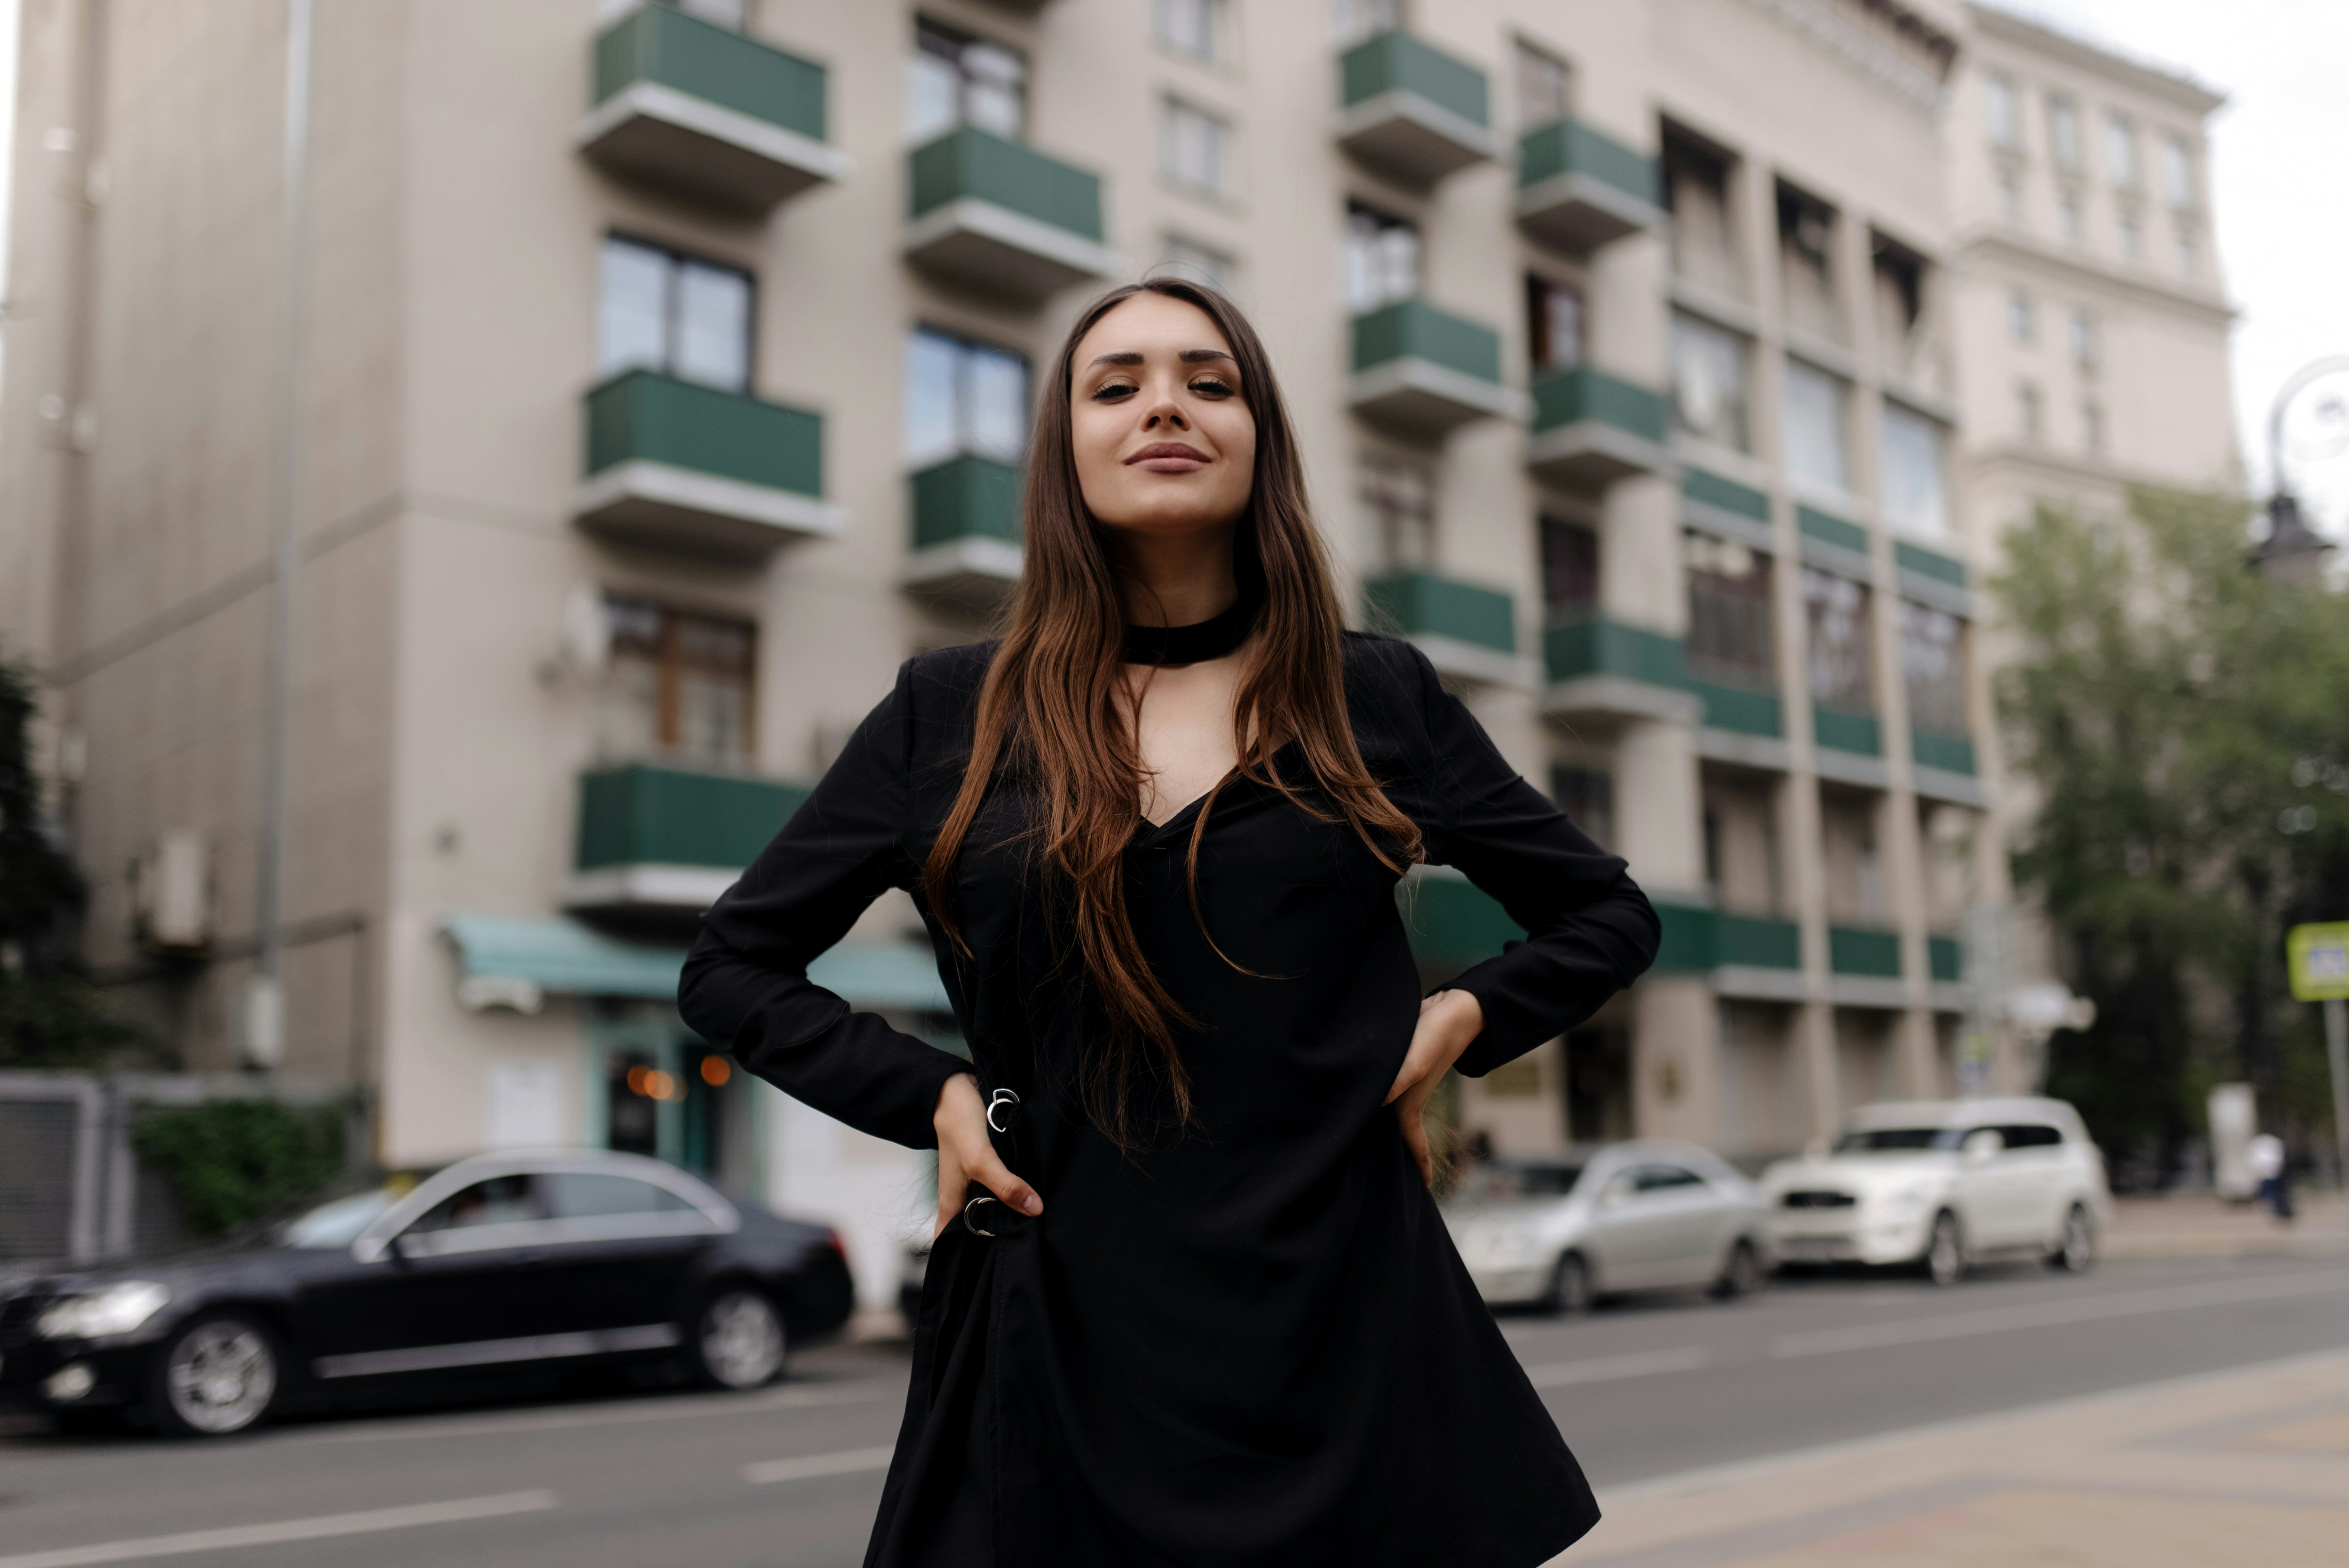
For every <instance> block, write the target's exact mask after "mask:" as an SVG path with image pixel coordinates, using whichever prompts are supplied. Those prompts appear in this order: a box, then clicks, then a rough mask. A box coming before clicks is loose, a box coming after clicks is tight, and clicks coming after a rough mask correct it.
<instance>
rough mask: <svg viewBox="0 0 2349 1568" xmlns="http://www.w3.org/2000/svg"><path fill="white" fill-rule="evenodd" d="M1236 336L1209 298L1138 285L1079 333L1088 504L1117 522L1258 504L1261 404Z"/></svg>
mask: <svg viewBox="0 0 2349 1568" xmlns="http://www.w3.org/2000/svg"><path fill="white" fill-rule="evenodd" d="M1243 390H1244V389H1243V388H1242V387H1241V386H1240V367H1239V363H1238V361H1237V360H1236V359H1235V358H1233V356H1232V346H1231V345H1230V344H1228V343H1226V341H1225V340H1224V335H1223V334H1222V333H1221V332H1219V331H1217V330H1216V324H1215V323H1214V322H1213V321H1211V320H1210V319H1208V316H1207V313H1206V312H1205V311H1203V310H1201V309H1200V308H1199V307H1198V306H1197V305H1195V304H1189V303H1187V302H1185V301H1183V300H1179V299H1169V298H1168V297H1167V296H1165V295H1164V294H1134V295H1133V296H1132V297H1131V298H1128V299H1126V300H1124V301H1123V302H1121V303H1120V304H1117V305H1116V306H1114V307H1113V308H1112V310H1111V311H1110V313H1109V314H1108V315H1104V316H1102V318H1101V320H1099V321H1097V322H1095V323H1094V324H1093V326H1092V331H1090V332H1088V333H1086V334H1085V335H1084V338H1083V339H1082V341H1081V342H1080V343H1079V344H1078V345H1077V352H1076V355H1075V357H1074V361H1073V368H1072V370H1071V380H1070V384H1069V424H1070V434H1071V438H1072V439H1073V442H1074V446H1075V449H1076V459H1077V481H1078V483H1079V485H1080V486H1081V488H1082V489H1083V491H1084V497H1085V505H1086V507H1087V508H1088V509H1090V510H1091V511H1092V514H1093V516H1094V517H1095V518H1097V519H1099V520H1100V521H1102V523H1103V524H1105V525H1106V526H1108V527H1111V528H1118V529H1127V530H1131V531H1134V532H1137V533H1161V534H1170V533H1184V532H1191V531H1198V530H1203V529H1212V528H1220V527H1226V526H1228V525H1229V524H1231V523H1232V522H1234V521H1237V519H1238V517H1239V515H1240V514H1241V513H1242V512H1243V511H1247V503H1248V491H1249V489H1250V486H1251V484H1252V482H1253V480H1254V477H1255V474H1256V416H1255V415H1254V414H1252V413H1250V412H1249V411H1248V406H1247V399H1246V398H1244V397H1241V395H1240V394H1241V392H1242V391H1243Z"/></svg>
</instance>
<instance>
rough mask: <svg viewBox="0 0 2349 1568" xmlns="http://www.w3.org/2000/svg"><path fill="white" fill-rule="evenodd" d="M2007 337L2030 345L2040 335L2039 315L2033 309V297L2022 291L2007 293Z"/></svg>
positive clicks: (2013, 290)
mask: <svg viewBox="0 0 2349 1568" xmlns="http://www.w3.org/2000/svg"><path fill="white" fill-rule="evenodd" d="M2006 335H2007V336H2009V337H2011V338H2013V339H2014V341H2015V342H2017V343H2029V342H2030V341H2031V340H2032V339H2033V338H2034V337H2036V336H2037V335H2039V313H2038V312H2037V311H2036V310H2034V309H2033V308H2032V304H2031V296H2030V295H2029V294H2026V293H2024V292H2023V290H2021V289H2009V290H2008V291H2007V293H2006Z"/></svg>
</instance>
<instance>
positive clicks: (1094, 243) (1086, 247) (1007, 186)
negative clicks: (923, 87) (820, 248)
mask: <svg viewBox="0 0 2349 1568" xmlns="http://www.w3.org/2000/svg"><path fill="white" fill-rule="evenodd" d="M907 159H908V168H907V181H906V184H907V188H908V190H909V191H910V195H911V208H910V211H908V214H907V216H908V217H909V219H910V220H911V221H910V222H909V223H908V225H907V227H906V230H905V256H906V259H907V260H909V261H911V262H912V263H914V264H915V265H916V266H917V267H920V268H921V269H922V270H923V271H924V272H926V273H930V274H931V275H932V276H934V277H936V278H939V279H941V280H943V281H945V282H947V283H950V284H956V285H958V286H959V287H962V288H964V289H967V290H970V291H973V292H976V293H978V294H988V295H993V296H1000V297H1002V298H1004V299H1006V300H1008V301H1009V302H1011V303H1013V304H1020V305H1032V304H1037V303H1039V302H1040V301H1041V300H1043V299H1044V298H1045V297H1046V296H1047V295H1050V294H1053V293H1054V292H1056V291H1057V290H1060V289H1063V288H1066V287H1068V286H1069V285H1070V284H1077V283H1083V282H1086V281H1087V280H1089V279H1101V278H1107V277H1111V276H1113V275H1115V274H1116V273H1119V272H1120V271H1122V270H1123V265H1124V263H1123V262H1122V261H1120V259H1119V258H1118V256H1117V253H1115V252H1113V251H1112V250H1110V249H1108V248H1107V247H1106V246H1105V245H1103V244H1102V199H1101V180H1100V177H1099V176H1097V175H1093V174H1089V173H1087V172H1086V171H1085V170H1081V169H1076V168H1072V167H1071V166H1070V165H1068V164H1066V163H1062V162H1061V161H1060V160H1057V159H1053V158H1048V157H1046V156H1045V155H1044V154H1042V153H1040V152H1039V151H1037V150H1035V149H1034V148H1032V147H1028V146H1025V145H1023V144H1022V143H1019V142H1017V141H1007V140H1005V139H1003V138H1002V137H999V136H996V135H994V134H992V133H991V132H988V131H984V130H981V129H978V128H977V127H976V126H964V127H962V128H961V129H957V130H950V131H948V132H947V133H946V134H945V135H944V136H941V137H939V138H938V139H936V140H935V141H928V142H925V143H924V144H923V145H921V146H919V147H917V148H916V149H914V150H913V151H912V152H911V153H910V154H908V155H907Z"/></svg>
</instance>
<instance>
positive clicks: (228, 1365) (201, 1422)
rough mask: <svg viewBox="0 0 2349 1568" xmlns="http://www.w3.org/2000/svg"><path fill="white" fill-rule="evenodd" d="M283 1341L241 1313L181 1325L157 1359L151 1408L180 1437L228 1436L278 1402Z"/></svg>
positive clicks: (212, 1315)
mask: <svg viewBox="0 0 2349 1568" xmlns="http://www.w3.org/2000/svg"><path fill="white" fill-rule="evenodd" d="M277 1362H278V1355H277V1342H276V1339H275V1337H274V1336H273V1335H271V1334H270V1332H269V1330H268V1329H266V1328H264V1327H263V1326H261V1325H260V1324H259V1323H258V1322H256V1321H254V1319H253V1318H250V1317H247V1316H246V1315H244V1314H243V1313H241V1312H214V1313H206V1314H204V1315H202V1316H199V1317H195V1318H191V1320H189V1321H188V1322H187V1323H184V1324H182V1325H181V1326H180V1327H179V1329H178V1330H177V1331H176V1332H175V1333H173V1334H172V1335H171V1337H170V1338H168V1339H166V1340H165V1341H164V1342H163V1345H162V1348H161V1350H160V1353H159V1354H158V1355H157V1356H156V1357H155V1371H154V1388H153V1390H152V1398H151V1399H150V1410H151V1412H152V1414H153V1417H154V1420H155V1424H156V1426H157V1427H159V1428H160V1429H162V1430H164V1431H166V1432H169V1433H171V1434H172V1435H173V1436H176V1437H187V1438H225V1437H228V1436H230V1435H232V1434H233V1433H236V1432H241V1431H243V1430H244V1429H246V1428H248V1427H251V1426H253V1425H254V1424H255V1423H256V1422H258V1421H260V1420H261V1418H263V1417H264V1416H266V1415H268V1414H269V1408H270V1407H271V1406H272V1405H274V1404H275V1403H276V1401H277V1382H278V1377H277V1374H278V1366H277Z"/></svg>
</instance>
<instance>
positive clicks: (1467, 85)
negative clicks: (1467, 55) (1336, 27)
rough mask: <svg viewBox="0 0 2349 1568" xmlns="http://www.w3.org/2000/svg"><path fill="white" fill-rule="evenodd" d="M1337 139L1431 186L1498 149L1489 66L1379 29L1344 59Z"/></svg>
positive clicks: (1402, 176) (1388, 170) (1390, 170)
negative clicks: (1489, 104) (1488, 96)
mask: <svg viewBox="0 0 2349 1568" xmlns="http://www.w3.org/2000/svg"><path fill="white" fill-rule="evenodd" d="M1339 77H1340V87H1339V103H1340V110H1339V115H1338V145H1339V146H1340V147H1342V148H1344V149H1345V150H1347V151H1348V152H1349V153H1350V154H1351V155H1352V156H1353V157H1355V158H1357V159H1359V160H1361V161H1362V162H1363V163H1366V164H1369V165H1370V166H1371V167H1372V168H1374V169H1376V170H1379V171H1381V173H1385V174H1388V175H1391V176H1392V177H1393V178H1395V179H1398V180H1401V181H1405V182H1406V183H1409V184H1413V185H1421V186H1425V185H1432V184H1433V183H1434V182H1435V181H1439V180H1441V179H1443V178H1444V176H1445V175H1447V174H1450V173H1452V172H1454V170H1460V169H1465V168H1466V167H1467V166H1468V165H1470V164H1472V163H1481V162H1483V161H1484V160H1486V159H1489V158H1491V157H1493V156H1494V153H1495V142H1494V140H1493V129H1492V119H1491V116H1490V114H1489V113H1488V111H1487V109H1486V108H1485V73H1484V72H1482V71H1480V70H1478V69H1477V68H1476V67H1474V66H1472V65H1470V64H1468V63H1467V62H1466V61H1464V60H1456V59H1454V58H1453V57H1451V56H1450V55H1447V54H1444V52H1443V51H1441V50H1439V49H1435V48H1432V47H1430V46H1428V45H1425V44H1423V43H1421V42H1420V41H1419V40H1418V39H1417V38H1414V37H1413V36H1411V35H1410V34H1408V33H1382V34H1381V35H1379V36H1377V37H1375V38H1370V39H1366V40H1364V41H1363V42H1361V43H1360V44H1357V45H1355V46H1353V47H1352V48H1350V49H1349V50H1347V51H1346V53H1345V55H1344V57H1342V58H1341V59H1340V61H1339Z"/></svg>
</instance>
